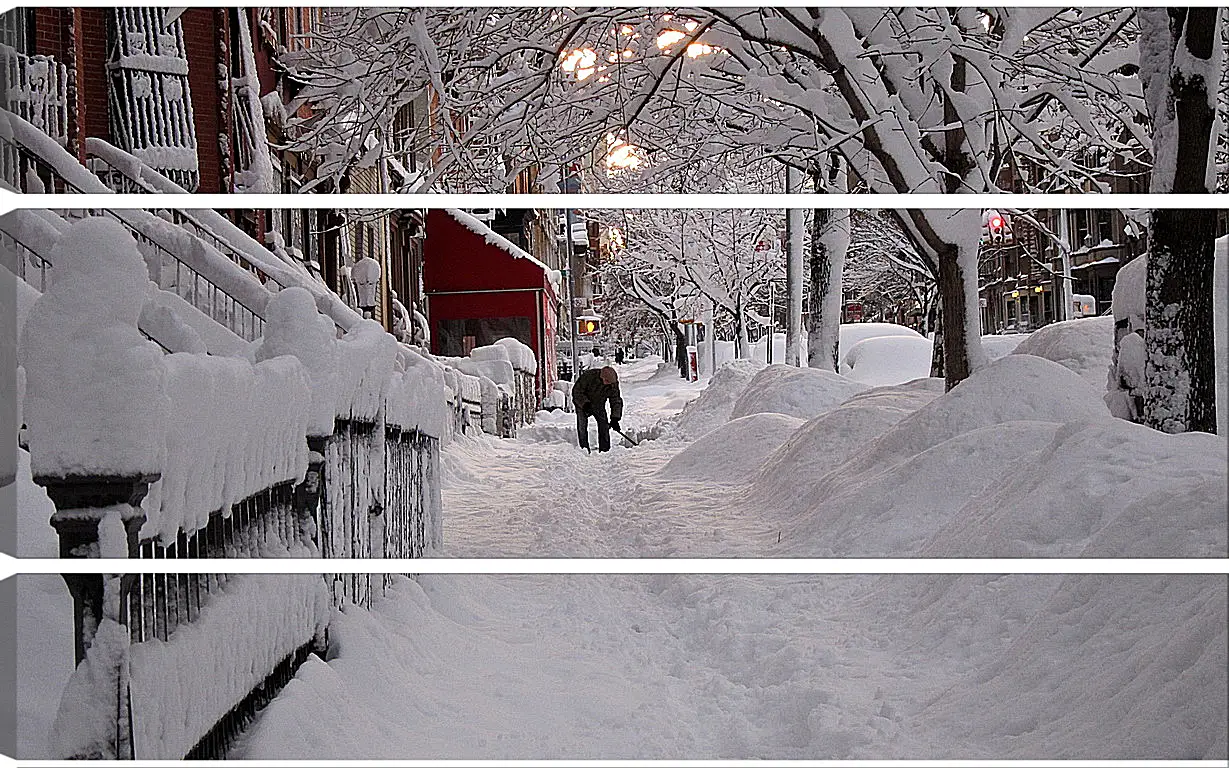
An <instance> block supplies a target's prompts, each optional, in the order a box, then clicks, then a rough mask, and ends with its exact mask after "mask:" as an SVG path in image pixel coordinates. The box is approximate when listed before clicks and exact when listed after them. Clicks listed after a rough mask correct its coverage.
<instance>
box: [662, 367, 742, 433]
mask: <svg viewBox="0 0 1229 768" xmlns="http://www.w3.org/2000/svg"><path fill="white" fill-rule="evenodd" d="M763 367H764V365H763V363H756V362H753V361H751V360H732V361H730V362H729V363H726V364H725V365H723V366H721V367H720V368H718V369H717V372H716V373H715V374H713V377H712V379H710V380H709V382H708V383H707V386H705V387H704V389H703V391H701V392H700V396H699V397H697V398H696V399H695V400H694V401H692V402H689V403H687V404H686V405H684V406H683V408H682V410H681V411H680V412H679V413H678V415H677V416H676V417H674V418H673V420H672V421H673V424H674V426H675V429H677V431H678V432H679V434H680V435H682V436H684V437H690V438H693V439H694V438H697V437H700V436H701V435H703V434H705V433H707V432H710V431H712V430H713V429H716V428H717V427H719V426H721V425H722V424H724V423H726V422H727V421H729V420H730V414H731V412H733V410H734V402H735V401H736V400H738V397H739V395H741V394H742V393H743V390H745V389H746V388H747V385H748V384H749V383H751V379H752V378H753V377H754V376H755V374H756V373H757V372H758V371H759V370H760V369H762V368H763ZM660 375H661V376H662V377H663V378H664V379H665V380H667V381H669V380H670V379H671V378H674V379H675V380H677V379H678V371H677V370H676V369H675V368H674V366H673V365H668V364H665V363H663V364H662V369H661V371H660Z"/></svg>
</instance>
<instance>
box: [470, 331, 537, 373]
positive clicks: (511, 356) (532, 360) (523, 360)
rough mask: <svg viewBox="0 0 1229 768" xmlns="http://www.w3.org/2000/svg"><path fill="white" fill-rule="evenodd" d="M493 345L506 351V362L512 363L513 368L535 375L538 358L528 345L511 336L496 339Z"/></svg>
mask: <svg viewBox="0 0 1229 768" xmlns="http://www.w3.org/2000/svg"><path fill="white" fill-rule="evenodd" d="M495 343H496V344H497V345H499V346H501V347H503V348H504V349H506V350H507V351H508V361H509V362H511V363H512V367H513V368H516V369H517V370H518V371H524V372H525V373H532V374H535V375H536V374H537V372H538V358H537V355H535V354H534V353H533V349H532V348H531V347H530V346H529V345H528V344H525V343H523V342H521V341H518V340H517V339H514V338H512V337H511V336H509V337H506V338H502V339H498V340H496V342H495ZM470 354H471V355H472V354H473V352H470Z"/></svg>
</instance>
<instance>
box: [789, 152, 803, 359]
mask: <svg viewBox="0 0 1229 768" xmlns="http://www.w3.org/2000/svg"><path fill="white" fill-rule="evenodd" d="M785 174H786V181H785V189H786V192H790V193H797V192H801V191H802V171H799V170H797V169H795V168H793V167H792V166H790V167H787V168H786V171H785ZM805 226H806V221H805V214H804V212H803V211H802V209H800V208H790V209H789V210H787V211H786V212H785V364H786V365H794V366H800V365H802V260H803V255H802V246H803V240H804V231H803V230H804V228H805Z"/></svg>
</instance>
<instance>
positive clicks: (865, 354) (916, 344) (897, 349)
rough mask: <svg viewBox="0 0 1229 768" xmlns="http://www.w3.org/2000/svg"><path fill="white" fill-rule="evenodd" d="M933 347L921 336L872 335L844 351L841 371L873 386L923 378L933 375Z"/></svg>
mask: <svg viewBox="0 0 1229 768" xmlns="http://www.w3.org/2000/svg"><path fill="white" fill-rule="evenodd" d="M933 348H934V346H933V344H932V342H931V341H930V340H929V339H924V338H922V337H920V336H917V337H915V336H872V337H871V338H868V339H863V340H862V341H859V342H857V343H856V344H854V345H853V346H852V347H850V348H849V350H848V351H847V352H845V354H844V355H843V362H842V363H841V372H842V373H843V374H844V375H846V376H848V377H849V378H851V379H854V380H855V381H860V382H862V383H863V384H870V385H872V386H884V385H888V384H903V383H904V382H906V381H912V380H913V379H923V378H926V377H927V376H929V375H930V358H931V353H932V351H933Z"/></svg>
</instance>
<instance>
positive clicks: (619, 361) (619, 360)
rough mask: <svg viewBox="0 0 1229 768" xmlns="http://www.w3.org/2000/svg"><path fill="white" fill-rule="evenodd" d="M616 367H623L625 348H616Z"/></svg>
mask: <svg viewBox="0 0 1229 768" xmlns="http://www.w3.org/2000/svg"><path fill="white" fill-rule="evenodd" d="M615 365H623V347H616V348H615Z"/></svg>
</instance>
